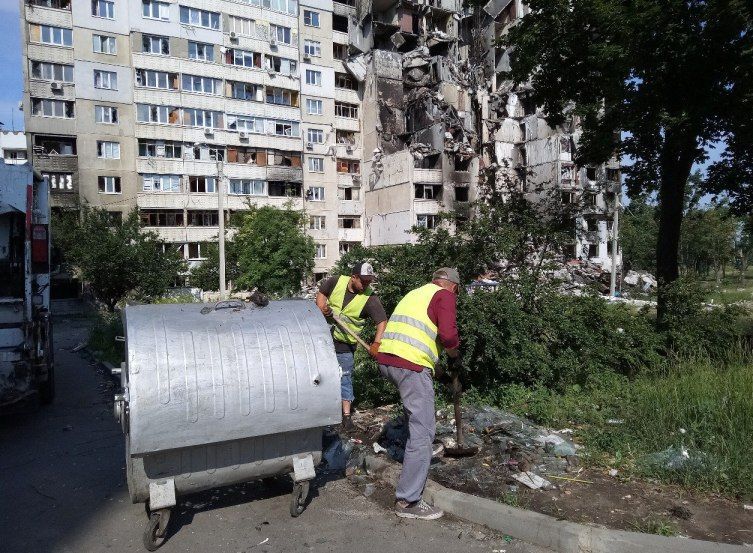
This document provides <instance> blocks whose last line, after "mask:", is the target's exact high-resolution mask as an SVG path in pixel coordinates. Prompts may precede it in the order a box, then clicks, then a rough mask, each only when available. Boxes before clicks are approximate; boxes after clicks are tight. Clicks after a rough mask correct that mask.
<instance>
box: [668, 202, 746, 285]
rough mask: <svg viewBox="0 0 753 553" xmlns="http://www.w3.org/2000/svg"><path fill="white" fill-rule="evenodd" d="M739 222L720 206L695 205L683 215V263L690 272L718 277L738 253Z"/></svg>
mask: <svg viewBox="0 0 753 553" xmlns="http://www.w3.org/2000/svg"><path fill="white" fill-rule="evenodd" d="M736 231H737V222H736V220H735V219H734V218H733V217H732V216H731V215H730V214H729V211H728V210H727V209H725V208H723V207H720V206H712V207H710V208H707V209H692V210H690V211H689V212H688V213H687V214H686V215H685V218H684V219H683V222H682V234H681V237H680V265H681V267H682V269H683V270H684V272H685V273H687V274H688V275H690V276H707V275H708V274H709V273H710V272H711V271H713V272H714V276H715V277H716V279H717V281H719V280H720V279H721V274H722V271H723V269H724V267H725V266H726V265H727V264H728V263H731V262H732V260H733V258H734V255H735V234H736Z"/></svg>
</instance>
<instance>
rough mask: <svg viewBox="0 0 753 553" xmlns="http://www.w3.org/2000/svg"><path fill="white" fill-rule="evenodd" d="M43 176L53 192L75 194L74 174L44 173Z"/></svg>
mask: <svg viewBox="0 0 753 553" xmlns="http://www.w3.org/2000/svg"><path fill="white" fill-rule="evenodd" d="M42 176H43V177H46V178H47V182H49V183H50V190H52V191H53V192H73V174H72V173H42Z"/></svg>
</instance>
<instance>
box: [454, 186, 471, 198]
mask: <svg viewBox="0 0 753 553" xmlns="http://www.w3.org/2000/svg"><path fill="white" fill-rule="evenodd" d="M455 201H456V202H467V201H468V187H467V186H456V187H455Z"/></svg>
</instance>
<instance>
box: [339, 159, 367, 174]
mask: <svg viewBox="0 0 753 553" xmlns="http://www.w3.org/2000/svg"><path fill="white" fill-rule="evenodd" d="M337 172H338V173H350V174H355V175H358V174H360V173H361V164H360V163H359V162H358V161H352V160H350V159H338V160H337Z"/></svg>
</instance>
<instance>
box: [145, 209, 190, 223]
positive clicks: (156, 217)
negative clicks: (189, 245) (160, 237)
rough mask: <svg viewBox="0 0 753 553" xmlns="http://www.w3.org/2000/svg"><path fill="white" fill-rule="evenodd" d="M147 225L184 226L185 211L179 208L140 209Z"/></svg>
mask: <svg viewBox="0 0 753 553" xmlns="http://www.w3.org/2000/svg"><path fill="white" fill-rule="evenodd" d="M139 218H140V219H141V224H142V225H144V226H145V227H182V226H183V211H182V210H178V209H144V210H141V211H139Z"/></svg>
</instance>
